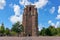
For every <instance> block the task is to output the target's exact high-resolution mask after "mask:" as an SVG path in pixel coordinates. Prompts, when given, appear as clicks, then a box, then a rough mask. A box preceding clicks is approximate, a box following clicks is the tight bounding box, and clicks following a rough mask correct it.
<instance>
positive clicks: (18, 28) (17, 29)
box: [11, 22, 23, 36]
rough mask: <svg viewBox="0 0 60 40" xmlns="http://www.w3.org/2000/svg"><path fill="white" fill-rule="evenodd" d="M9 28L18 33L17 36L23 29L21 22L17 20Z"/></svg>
mask: <svg viewBox="0 0 60 40" xmlns="http://www.w3.org/2000/svg"><path fill="white" fill-rule="evenodd" d="M11 30H12V31H15V32H16V33H18V36H19V34H20V33H21V32H22V31H23V26H22V24H20V22H17V23H15V24H14V25H13V27H12V29H11Z"/></svg>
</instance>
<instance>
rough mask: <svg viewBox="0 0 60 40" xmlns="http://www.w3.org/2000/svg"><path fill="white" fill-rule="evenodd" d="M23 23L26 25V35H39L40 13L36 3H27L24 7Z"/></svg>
mask: <svg viewBox="0 0 60 40" xmlns="http://www.w3.org/2000/svg"><path fill="white" fill-rule="evenodd" d="M22 24H23V27H24V32H23V34H24V35H25V36H37V35H38V13H37V8H35V5H26V7H25V8H24V13H23V22H22ZM24 35H23V36H24Z"/></svg>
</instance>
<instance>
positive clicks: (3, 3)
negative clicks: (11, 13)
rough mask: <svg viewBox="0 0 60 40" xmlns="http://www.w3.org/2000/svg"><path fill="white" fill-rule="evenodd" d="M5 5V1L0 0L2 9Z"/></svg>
mask: <svg viewBox="0 0 60 40" xmlns="http://www.w3.org/2000/svg"><path fill="white" fill-rule="evenodd" d="M5 5H6V1H5V0H0V9H4V7H5Z"/></svg>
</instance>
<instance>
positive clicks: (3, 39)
mask: <svg viewBox="0 0 60 40" xmlns="http://www.w3.org/2000/svg"><path fill="white" fill-rule="evenodd" d="M0 40H60V37H55V36H52V37H51V36H50V37H48V36H44V37H43V36H40V37H0Z"/></svg>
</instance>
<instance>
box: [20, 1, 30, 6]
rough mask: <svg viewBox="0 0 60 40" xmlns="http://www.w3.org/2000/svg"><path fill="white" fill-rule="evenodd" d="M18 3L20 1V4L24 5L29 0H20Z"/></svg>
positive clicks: (27, 3)
mask: <svg viewBox="0 0 60 40" xmlns="http://www.w3.org/2000/svg"><path fill="white" fill-rule="evenodd" d="M19 3H20V4H21V5H24V6H25V5H29V4H30V2H29V1H28V0H20V1H19Z"/></svg>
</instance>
